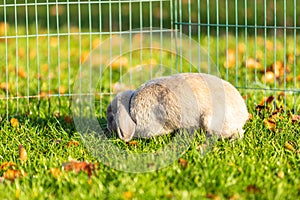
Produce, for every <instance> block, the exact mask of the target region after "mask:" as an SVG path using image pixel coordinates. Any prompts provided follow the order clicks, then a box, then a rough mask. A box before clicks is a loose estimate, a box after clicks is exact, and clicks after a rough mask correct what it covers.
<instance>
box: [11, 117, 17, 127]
mask: <svg viewBox="0 0 300 200" xmlns="http://www.w3.org/2000/svg"><path fill="white" fill-rule="evenodd" d="M10 124H11V126H12V127H17V126H18V125H19V121H18V119H16V118H11V119H10Z"/></svg>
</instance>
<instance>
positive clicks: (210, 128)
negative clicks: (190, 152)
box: [107, 73, 248, 141]
mask: <svg viewBox="0 0 300 200" xmlns="http://www.w3.org/2000/svg"><path fill="white" fill-rule="evenodd" d="M247 119H248V111H247V107H246V105H245V102H244V99H243V98H242V97H241V95H240V93H239V92H238V91H237V90H236V88H235V87H233V86H232V85H231V84H230V83H228V82H227V81H224V80H222V79H220V78H218V77H216V76H213V75H208V74H202V73H182V74H177V75H173V76H167V77H162V78H157V79H153V80H150V81H148V82H146V83H144V84H143V85H141V86H140V87H139V88H138V89H136V90H127V91H124V92H120V93H118V94H117V95H116V97H115V98H114V99H113V101H112V102H111V103H110V105H109V106H108V107H107V128H108V129H109V130H110V131H114V132H116V133H117V134H118V136H119V137H120V138H121V139H122V140H124V141H130V140H131V139H132V138H133V137H143V138H149V137H153V136H157V135H163V134H168V133H170V132H174V131H177V130H180V129H186V130H189V131H190V130H197V129H203V130H205V131H206V133H207V135H214V136H217V137H219V138H242V137H243V135H244V130H243V126H244V124H245V123H246V121H247Z"/></svg>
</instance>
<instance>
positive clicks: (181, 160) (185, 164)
mask: <svg viewBox="0 0 300 200" xmlns="http://www.w3.org/2000/svg"><path fill="white" fill-rule="evenodd" d="M178 162H179V164H180V165H181V166H182V167H183V168H187V166H188V161H187V160H185V159H183V158H179V160H178Z"/></svg>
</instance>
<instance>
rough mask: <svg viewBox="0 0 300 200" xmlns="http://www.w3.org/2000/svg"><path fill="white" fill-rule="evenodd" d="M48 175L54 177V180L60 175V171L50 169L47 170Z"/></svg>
mask: <svg viewBox="0 0 300 200" xmlns="http://www.w3.org/2000/svg"><path fill="white" fill-rule="evenodd" d="M49 173H50V174H51V175H52V176H53V177H54V178H57V177H58V176H59V175H60V174H61V171H60V169H58V168H51V169H50V170H49Z"/></svg>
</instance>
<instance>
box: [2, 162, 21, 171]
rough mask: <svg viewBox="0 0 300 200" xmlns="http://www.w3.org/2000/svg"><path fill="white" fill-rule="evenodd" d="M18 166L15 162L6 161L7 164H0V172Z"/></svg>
mask: <svg viewBox="0 0 300 200" xmlns="http://www.w3.org/2000/svg"><path fill="white" fill-rule="evenodd" d="M17 166H18V165H17V164H16V163H15V162H12V161H8V162H4V163H2V164H1V166H0V169H1V170H2V171H6V170H8V169H14V168H16V167H17Z"/></svg>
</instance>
